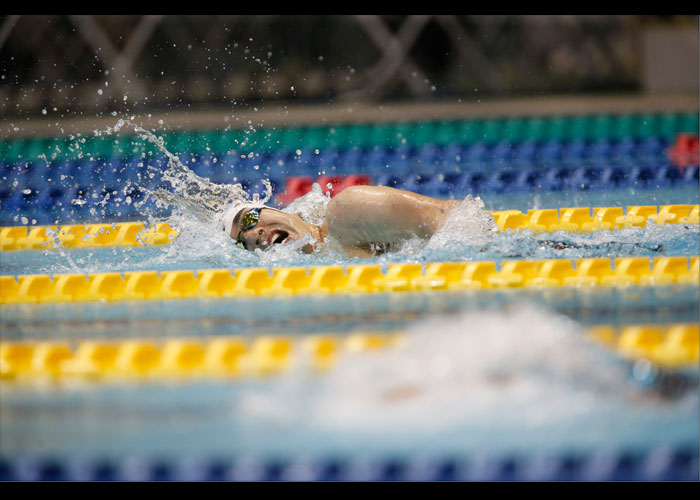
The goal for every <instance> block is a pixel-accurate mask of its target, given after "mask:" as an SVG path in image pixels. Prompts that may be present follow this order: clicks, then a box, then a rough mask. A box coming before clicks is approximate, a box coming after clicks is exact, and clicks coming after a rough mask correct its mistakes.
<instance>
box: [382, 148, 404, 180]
mask: <svg viewBox="0 0 700 500" xmlns="http://www.w3.org/2000/svg"><path fill="white" fill-rule="evenodd" d="M412 156H413V151H412V150H411V148H409V147H407V146H400V147H398V148H396V149H393V150H391V151H389V152H388V153H387V160H386V161H387V164H388V165H389V168H388V169H387V168H386V167H385V168H384V169H381V171H380V170H377V171H376V174H377V175H381V173H382V172H386V171H390V172H392V173H394V174H396V175H405V174H407V173H408V172H410V171H411V165H412V159H411V158H412Z"/></svg>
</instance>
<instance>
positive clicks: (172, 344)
mask: <svg viewBox="0 0 700 500" xmlns="http://www.w3.org/2000/svg"><path fill="white" fill-rule="evenodd" d="M587 335H588V337H589V338H592V339H595V340H596V341H601V342H603V344H604V345H605V346H606V347H607V348H609V349H610V350H611V352H613V353H614V354H616V355H619V356H620V357H622V358H628V359H638V358H645V359H647V360H649V361H650V362H652V363H655V364H657V365H658V366H661V367H663V368H666V369H688V368H693V367H695V368H697V363H698V350H699V338H698V337H699V327H698V325H697V324H692V323H689V324H684V323H678V324H671V325H653V324H649V325H647V324H642V325H626V326H620V327H615V326H598V327H594V328H591V329H589V330H588V332H587ZM409 341H410V338H409V337H408V336H406V335H405V334H402V333H401V332H390V333H352V334H347V335H341V334H315V335H262V336H257V337H253V338H245V337H236V336H230V337H229V336H227V337H209V338H206V339H198V338H172V339H164V340H153V339H128V340H94V339H88V340H81V341H78V342H76V343H75V344H74V345H73V344H71V343H69V342H67V341H43V340H42V341H9V342H7V341H6V342H0V379H1V380H2V381H4V382H30V381H39V380H49V381H50V380H66V379H82V380H90V381H128V380H131V381H134V380H138V381H143V380H162V379H171V380H172V379H174V380H186V379H192V378H200V379H201V378H209V379H212V378H213V379H216V378H230V379H246V378H255V377H258V378H259V377H266V376H271V375H279V374H283V373H288V372H289V371H291V370H293V369H301V370H305V371H309V372H312V373H324V372H327V371H329V370H330V369H332V368H334V367H335V366H336V365H337V363H338V362H339V361H340V360H341V358H343V357H346V356H347V355H348V354H351V353H356V354H367V353H370V352H381V351H382V350H387V349H396V348H400V347H401V346H404V345H406V344H407V343H408V342H409ZM345 359H347V357H346V358H345Z"/></svg>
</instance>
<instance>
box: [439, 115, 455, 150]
mask: <svg viewBox="0 0 700 500" xmlns="http://www.w3.org/2000/svg"><path fill="white" fill-rule="evenodd" d="M434 134H435V136H434V140H433V142H434V143H435V145H437V146H439V147H445V146H448V145H450V144H455V143H457V124H456V122H454V121H440V122H437V123H436V124H435V131H434Z"/></svg>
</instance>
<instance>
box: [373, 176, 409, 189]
mask: <svg viewBox="0 0 700 500" xmlns="http://www.w3.org/2000/svg"><path fill="white" fill-rule="evenodd" d="M375 183H376V185H377V186H389V187H393V188H397V189H402V188H403V184H404V177H403V176H400V175H395V174H393V173H387V174H382V175H379V176H377V177H376V180H375Z"/></svg>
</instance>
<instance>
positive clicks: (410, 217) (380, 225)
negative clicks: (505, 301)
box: [220, 186, 664, 258]
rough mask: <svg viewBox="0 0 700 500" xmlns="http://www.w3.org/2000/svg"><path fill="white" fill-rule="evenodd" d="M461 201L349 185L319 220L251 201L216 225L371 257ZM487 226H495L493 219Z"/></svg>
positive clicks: (436, 225) (427, 229) (257, 237)
mask: <svg viewBox="0 0 700 500" xmlns="http://www.w3.org/2000/svg"><path fill="white" fill-rule="evenodd" d="M461 203H462V202H461V201H459V200H439V199H435V198H430V197H428V196H425V195H421V194H418V193H413V192H411V191H405V190H402V189H396V188H391V187H387V186H350V187H348V188H346V189H344V190H343V191H341V192H340V193H338V194H337V195H335V197H333V198H332V199H331V200H330V201H329V202H328V205H327V207H326V217H325V219H324V220H323V222H322V223H321V224H320V225H313V224H310V223H308V222H306V221H304V220H303V219H302V218H301V217H300V216H299V215H297V214H289V213H286V212H283V211H281V210H278V209H275V208H271V207H267V206H265V205H263V204H256V203H239V204H233V205H232V206H231V207H230V208H229V209H228V210H227V211H226V212H225V213H224V215H223V217H222V219H221V222H220V225H221V227H222V229H223V231H224V232H225V233H226V234H228V235H229V236H230V237H231V238H232V239H234V240H235V241H236V244H237V245H238V246H239V247H241V248H244V249H246V250H251V251H252V250H255V249H256V248H259V249H261V250H265V249H267V248H269V247H271V246H273V245H279V244H286V243H290V242H293V241H296V240H299V239H300V238H302V237H304V236H306V235H307V234H310V235H311V236H312V238H313V240H315V242H314V243H308V244H306V245H304V246H303V247H302V248H301V250H302V251H303V252H305V253H312V252H313V251H314V250H316V247H317V245H318V244H319V243H322V242H323V241H324V240H325V239H326V238H327V237H328V236H330V237H332V238H334V239H335V240H336V241H337V242H338V243H339V244H340V245H341V247H342V248H343V250H344V251H345V253H346V254H347V255H348V257H374V256H377V255H381V254H383V253H386V252H391V251H395V250H397V249H398V248H399V246H400V244H401V243H402V242H404V241H406V240H408V239H411V238H412V237H416V236H417V237H419V238H422V239H425V240H427V239H430V237H431V236H433V235H434V234H435V233H436V232H437V231H438V230H439V229H440V228H441V227H442V226H443V225H444V224H445V221H446V220H447V218H448V216H449V214H450V211H451V210H452V209H454V208H456V207H459V206H460V205H461ZM491 229H492V230H496V229H497V228H496V225H495V222H494V223H493V224H492V228H491ZM537 241H538V242H539V243H540V244H542V245H544V246H547V247H550V248H553V249H555V250H567V249H586V250H590V249H596V248H598V247H601V245H586V244H577V243H573V242H562V241H553V240H542V239H538V240H537ZM620 245H623V244H622V243H620ZM628 245H631V246H633V247H636V248H641V249H643V250H647V251H652V252H655V253H663V251H664V248H663V246H662V245H657V246H654V247H649V246H645V245H642V244H639V243H630V244H628ZM605 248H609V247H605ZM510 257H513V258H515V257H518V256H510Z"/></svg>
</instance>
